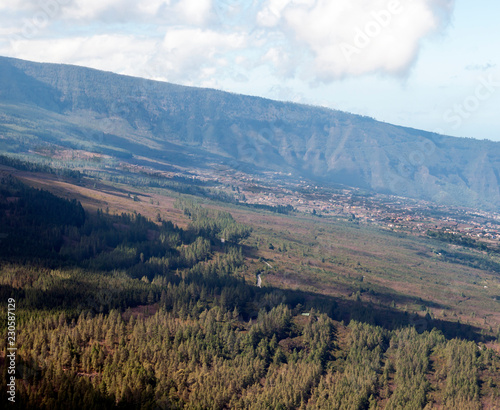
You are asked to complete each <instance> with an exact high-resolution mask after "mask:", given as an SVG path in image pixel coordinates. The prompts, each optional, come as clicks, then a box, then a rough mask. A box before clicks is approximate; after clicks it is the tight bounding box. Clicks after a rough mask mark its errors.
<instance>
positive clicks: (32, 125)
mask: <svg viewBox="0 0 500 410" xmlns="http://www.w3.org/2000/svg"><path fill="white" fill-rule="evenodd" d="M0 136H1V139H0V148H2V149H3V150H6V151H19V152H22V151H26V150H28V149H32V148H33V147H34V146H37V145H40V144H42V145H43V144H47V143H48V144H55V145H62V146H67V147H71V148H85V149H89V150H94V151H99V152H104V153H107V154H110V155H114V156H117V157H121V158H132V157H133V156H139V155H140V156H142V157H146V158H150V159H160V158H161V159H164V160H167V161H171V162H173V163H181V164H184V165H187V166H189V165H192V164H196V165H197V166H211V164H214V163H228V164H232V166H236V167H238V166H243V165H245V166H249V167H252V169H254V170H264V169H268V170H276V171H278V170H279V171H285V172H290V173H292V174H294V175H296V176H305V177H308V178H312V179H314V180H316V181H318V182H320V183H343V184H346V185H352V186H357V187H363V188H368V189H372V190H375V191H378V192H386V193H393V194H397V195H402V196H409V197H415V198H420V199H428V200H433V201H437V202H441V203H447V204H457V205H465V206H481V207H486V208H498V206H499V205H500V189H499V185H500V143H497V142H491V141H477V140H473V139H460V138H453V137H446V136H441V135H437V134H432V133H427V132H423V131H418V130H414V129H409V128H404V127H398V126H394V125H390V124H386V123H381V122H378V121H375V120H373V119H371V118H367V117H361V116H357V115H352V114H347V113H343V112H340V111H335V110H330V109H325V108H320V107H312V106H305V105H299V104H292V103H284V102H277V101H271V100H266V99H263V98H257V97H248V96H243V95H235V94H230V93H225V92H221V91H216V90H210V89H200V88H192V87H184V86H179V85H173V84H169V83H162V82H155V81H150V80H144V79H140V78H133V77H127V76H121V75H116V74H113V73H108V72H102V71H97V70H93V69H88V68H83V67H76V66H68V65H56V64H39V63H32V62H27V61H22V60H17V59H10V58H4V57H0Z"/></svg>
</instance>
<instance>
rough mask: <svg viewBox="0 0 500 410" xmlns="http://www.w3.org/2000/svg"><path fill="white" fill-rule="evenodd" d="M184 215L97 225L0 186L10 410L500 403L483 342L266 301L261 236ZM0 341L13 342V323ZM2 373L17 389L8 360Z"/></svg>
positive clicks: (14, 184) (14, 187) (31, 192)
mask: <svg viewBox="0 0 500 410" xmlns="http://www.w3.org/2000/svg"><path fill="white" fill-rule="evenodd" d="M176 206H177V207H178V208H179V209H181V210H182V211H183V213H184V215H185V216H186V217H188V218H189V220H190V223H189V225H188V226H187V227H185V228H179V227H178V226H176V225H174V224H173V223H172V222H169V221H166V220H162V218H161V217H159V218H157V219H156V220H154V221H152V220H148V219H147V218H145V217H143V216H141V215H140V214H139V213H132V214H121V215H115V214H111V213H109V212H107V211H106V210H103V211H101V210H100V211H98V212H97V213H89V212H86V211H84V210H83V208H82V206H81V205H80V204H79V203H78V202H76V201H74V200H66V199H61V198H58V197H56V196H54V195H53V194H50V193H48V192H46V191H40V190H37V189H34V188H30V187H28V186H26V185H24V184H23V183H21V182H20V181H18V180H16V179H15V178H13V177H8V176H4V177H2V180H1V186H0V232H1V233H2V235H1V243H0V244H1V248H0V258H1V268H0V295H1V300H3V301H7V300H9V298H12V299H14V300H15V304H16V320H17V322H16V326H17V328H16V329H17V330H16V332H17V333H16V335H17V337H16V347H17V348H18V350H17V378H18V380H17V396H16V403H15V404H14V405H12V406H11V407H12V408H22V409H35V408H42V409H50V410H52V409H69V408H85V409H105V408H130V409H157V408H164V409H170V408H174V409H175V408H179V409H180V408H214V409H217V408H236V409H237V408H241V409H244V408H252V409H263V408H272V409H292V408H304V409H325V408H332V409H334V408H339V409H344V408H345V409H377V408H386V409H400V408H405V409H406V408H408V409H419V408H424V407H425V406H428V407H427V408H450V409H451V408H453V409H464V410H465V409H481V408H495V405H496V403H498V402H499V400H500V394H499V385H500V377H499V374H500V357H499V355H498V353H496V352H495V351H494V350H492V349H491V348H488V347H487V346H486V345H485V344H484V343H482V341H481V338H480V337H479V335H476V336H477V337H476V336H474V335H473V334H468V333H464V334H463V335H462V337H458V338H457V337H455V336H457V332H455V334H451V333H450V332H448V331H446V329H447V327H446V326H443V329H444V333H443V332H441V331H439V330H436V329H434V330H427V331H425V332H423V331H422V330H423V329H419V328H418V326H417V327H416V328H415V327H414V326H411V324H410V323H408V322H407V323H405V322H404V321H403V322H399V324H398V323H396V322H395V323H394V325H393V326H386V325H383V326H377V325H375V324H374V323H373V322H374V321H375V320H376V319H377V317H376V316H375V317H374V316H370V315H368V314H362V313H363V311H360V312H359V313H360V314H358V315H357V316H356V313H355V312H351V313H352V314H351V315H350V316H354V317H358V319H360V320H349V321H345V322H343V321H341V317H342V318H343V317H345V316H346V315H345V314H346V312H345V311H343V310H342V309H341V308H340V307H339V306H337V304H336V302H335V300H333V299H331V298H326V297H323V296H319V295H311V294H308V293H305V292H304V293H303V292H296V291H289V290H285V289H282V290H280V289H276V288H273V287H264V288H258V287H256V286H255V285H254V282H250V283H249V280H248V277H247V278H246V277H245V275H244V274H243V270H244V269H245V267H244V262H245V259H246V258H247V253H249V252H251V249H248V245H243V244H242V242H244V241H245V239H246V238H248V237H249V236H251V235H252V228H251V227H250V226H247V225H244V224H241V223H238V222H236V221H235V219H234V218H233V216H232V215H231V214H230V213H229V212H225V211H220V210H215V209H212V208H208V207H203V206H200V205H199V204H197V203H195V202H192V201H190V200H186V199H180V200H178V201H177V203H176ZM6 309H7V304H6V303H3V304H2V305H1V309H0V310H1V313H2V315H3V316H4V317H6V316H7V312H6ZM344 309H345V308H344ZM363 318H364V319H363ZM372 319H373V320H372ZM436 324H437V322H436ZM1 327H2V334H5V331H6V321H2V322H1ZM417 330H418V331H420V333H419V332H418V331H417ZM458 336H460V332H459V331H458ZM475 339H476V340H475ZM1 343H2V345H1V348H2V351H3V352H5V351H6V349H5V348H6V340H5V338H2V341H1ZM1 363H2V385H3V386H5V385H6V383H7V377H8V375H7V372H6V369H7V361H6V358H5V353H4V354H2V356H1ZM0 400H1V401H2V403H6V402H7V393H6V390H5V389H2V390H1V393H0Z"/></svg>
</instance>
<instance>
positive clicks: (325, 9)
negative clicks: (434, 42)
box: [257, 0, 454, 81]
mask: <svg viewBox="0 0 500 410" xmlns="http://www.w3.org/2000/svg"><path fill="white" fill-rule="evenodd" d="M453 4H454V0H370V1H368V0H364V1H362V0H360V1H356V2H354V1H351V0H337V1H329V0H316V1H312V0H302V1H298V0H268V1H267V3H266V6H265V7H264V8H263V9H262V10H261V12H260V13H259V14H258V17H257V21H258V23H259V24H260V25H261V26H263V27H267V28H271V27H274V28H275V29H278V30H281V31H283V32H289V33H291V34H292V35H293V37H294V38H295V41H296V42H297V44H298V45H299V46H301V47H302V48H304V51H306V52H307V51H308V52H310V53H312V56H313V66H312V70H313V71H312V73H311V75H312V76H314V77H317V78H319V79H320V80H323V81H332V80H335V79H338V78H342V77H345V76H358V75H363V74H367V73H372V72H383V73H389V74H402V73H405V72H407V70H408V69H409V68H410V67H411V65H412V63H413V62H414V61H415V59H416V58H417V56H418V52H419V49H420V45H421V40H422V39H423V38H425V37H426V36H428V35H430V34H432V33H434V32H436V31H438V30H440V29H442V28H443V27H445V26H446V23H447V21H448V19H447V17H449V15H450V13H451V11H452V9H453Z"/></svg>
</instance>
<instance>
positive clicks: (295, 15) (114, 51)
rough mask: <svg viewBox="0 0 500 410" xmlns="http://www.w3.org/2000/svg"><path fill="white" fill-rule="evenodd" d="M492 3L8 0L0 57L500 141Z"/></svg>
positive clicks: (0, 18) (1, 15) (1, 16)
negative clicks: (77, 67)
mask: <svg viewBox="0 0 500 410" xmlns="http://www.w3.org/2000/svg"><path fill="white" fill-rule="evenodd" d="M498 16H500V3H498V2H496V1H493V0H476V1H475V2H471V1H470V0H469V1H465V0H330V1H327V0H253V1H252V0H247V1H243V0H10V1H6V0H5V1H4V0H2V1H1V2H0V54H1V55H5V56H11V57H18V58H23V59H28V60H34V61H42V62H56V63H69V64H77V65H83V66H88V67H93V68H98V69H103V70H108V71H113V72H117V73H121V74H129V75H135V76H141V77H147V78H153V79H157V80H164V81H170V82H174V83H179V84H185V85H193V86H202V87H213V88H218V89H222V90H226V91H232V92H237V93H243V94H250V95H258V96H262V97H267V98H272V99H279V100H288V101H295V102H301V103H307V104H314V105H322V106H326V107H330V108H335V109H340V110H344V111H349V112H353V113H357V114H363V115H368V116H371V117H374V118H376V119H378V120H381V121H387V122H390V123H395V124H398V125H405V126H410V127H414V128H420V129H424V130H429V131H437V132H440V133H444V134H448V135H455V136H461V137H472V138H479V139H485V138H487V139H492V140H497V141H500V116H499V112H498V108H499V107H500V65H499V64H500V61H499V57H500V55H499V54H500V47H499V45H500V44H499V41H500V40H499V39H500V25H498V22H497V20H498Z"/></svg>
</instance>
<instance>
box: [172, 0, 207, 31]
mask: <svg viewBox="0 0 500 410" xmlns="http://www.w3.org/2000/svg"><path fill="white" fill-rule="evenodd" d="M211 10H212V1H211V0H184V1H180V2H179V3H177V5H176V11H177V12H178V14H179V16H180V17H182V18H183V20H184V21H185V22H186V23H188V24H192V25H203V24H204V23H205V22H206V21H207V20H208V18H209V17H210V14H211Z"/></svg>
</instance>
